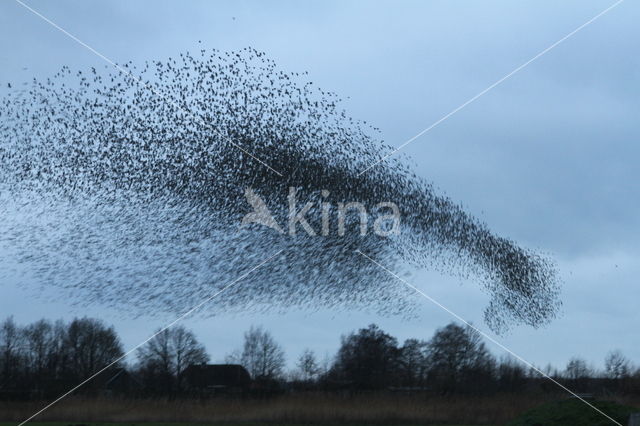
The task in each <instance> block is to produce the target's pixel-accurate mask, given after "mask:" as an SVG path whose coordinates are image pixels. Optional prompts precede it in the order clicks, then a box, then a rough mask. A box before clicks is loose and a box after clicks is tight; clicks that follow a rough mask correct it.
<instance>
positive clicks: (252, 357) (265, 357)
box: [241, 326, 285, 379]
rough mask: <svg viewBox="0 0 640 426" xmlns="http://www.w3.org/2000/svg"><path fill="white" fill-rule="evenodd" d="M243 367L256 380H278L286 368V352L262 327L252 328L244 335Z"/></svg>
mask: <svg viewBox="0 0 640 426" xmlns="http://www.w3.org/2000/svg"><path fill="white" fill-rule="evenodd" d="M241 359H242V365H244V367H245V368H246V369H247V370H248V371H249V373H250V374H251V376H252V377H253V378H254V379H276V378H278V377H280V376H281V375H282V369H283V368H284V361H285V357H284V351H283V350H282V347H280V345H279V344H278V343H276V341H275V340H274V339H273V336H271V334H270V333H269V332H268V331H266V330H264V329H263V328H262V327H253V326H252V327H251V328H250V329H249V331H247V332H246V333H245V334H244V346H243V350H242V358H241Z"/></svg>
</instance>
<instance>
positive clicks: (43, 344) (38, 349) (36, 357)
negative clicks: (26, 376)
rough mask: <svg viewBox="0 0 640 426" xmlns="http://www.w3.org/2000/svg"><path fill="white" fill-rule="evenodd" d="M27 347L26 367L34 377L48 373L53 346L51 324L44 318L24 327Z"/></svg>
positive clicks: (40, 376) (53, 337)
mask: <svg viewBox="0 0 640 426" xmlns="http://www.w3.org/2000/svg"><path fill="white" fill-rule="evenodd" d="M24 337H25V346H26V349H27V353H26V359H27V368H28V369H29V370H30V372H31V373H32V374H34V375H35V377H36V378H38V379H40V378H42V377H43V376H45V375H49V374H50V373H51V371H50V370H49V369H50V367H51V356H52V354H53V351H54V348H55V343H54V339H55V335H54V329H53V325H52V324H51V323H50V322H49V321H47V320H44V319H41V320H39V321H36V322H35V323H33V324H30V325H28V326H27V327H25V329H24Z"/></svg>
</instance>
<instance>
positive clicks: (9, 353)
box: [0, 317, 23, 386]
mask: <svg viewBox="0 0 640 426" xmlns="http://www.w3.org/2000/svg"><path fill="white" fill-rule="evenodd" d="M22 343H23V335H22V330H21V329H20V327H18V326H17V325H16V323H15V321H14V320H13V317H9V318H7V319H6V320H4V322H3V323H2V324H1V325H0V351H1V353H0V366H1V368H2V382H0V384H2V385H4V386H6V385H7V384H8V383H11V382H14V380H13V379H14V378H15V377H16V376H17V374H18V371H19V369H20V367H21V365H20V364H21V357H20V347H21V346H22Z"/></svg>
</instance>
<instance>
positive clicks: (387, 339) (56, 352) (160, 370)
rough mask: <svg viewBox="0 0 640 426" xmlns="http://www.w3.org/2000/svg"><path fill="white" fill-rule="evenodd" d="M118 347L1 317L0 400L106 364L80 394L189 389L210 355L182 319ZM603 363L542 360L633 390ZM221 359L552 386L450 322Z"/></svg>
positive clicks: (409, 379) (417, 384)
mask: <svg viewBox="0 0 640 426" xmlns="http://www.w3.org/2000/svg"><path fill="white" fill-rule="evenodd" d="M123 355H124V349H123V345H122V342H121V340H120V338H119V337H118V334H117V333H116V331H115V329H114V328H113V327H112V326H108V325H107V324H105V323H104V322H103V321H101V320H99V319H94V318H86V317H85V318H76V319H73V320H72V321H69V322H64V321H62V320H58V321H54V322H52V321H48V320H45V319H42V320H39V321H36V322H34V323H31V324H28V325H25V326H21V325H18V324H16V323H15V321H14V320H13V318H12V317H9V318H7V319H6V320H4V322H2V323H1V324H0V398H3V399H7V398H41V397H49V396H52V395H56V394H59V393H62V392H65V391H67V390H68V389H70V388H72V387H73V386H75V385H77V384H78V383H80V382H82V381H83V380H85V379H87V378H88V377H91V376H92V375H94V374H95V373H96V372H98V371H100V370H102V369H104V368H105V367H108V368H107V369H106V370H105V372H104V373H103V374H101V375H98V376H96V377H94V378H93V379H92V380H91V381H89V382H88V383H87V384H86V385H85V386H83V387H82V388H81V389H79V390H78V392H80V393H85V394H90V393H101V392H104V391H105V389H106V387H107V384H108V383H109V381H110V380H113V378H114V377H116V376H118V375H121V374H123V375H124V374H126V377H127V378H128V380H130V381H131V382H132V383H134V384H135V386H131V387H127V388H122V389H120V391H121V392H124V393H125V394H126V393H130V394H131V395H135V396H172V397H174V396H180V395H188V391H189V388H188V384H187V383H185V371H186V369H187V368H188V367H189V366H190V365H194V364H195V365H199V364H206V363H209V362H210V357H209V355H208V354H207V352H206V350H205V347H204V346H203V345H202V344H201V343H200V342H199V341H198V339H197V338H196V336H195V334H194V333H193V332H191V331H190V330H188V329H186V328H185V327H183V326H175V327H172V328H169V329H166V330H162V331H160V330H159V331H158V333H157V334H156V335H155V336H154V337H153V338H152V339H150V340H149V341H148V342H146V343H145V344H144V345H143V346H141V347H140V348H139V349H137V351H136V353H135V360H134V361H130V362H129V363H126V362H124V361H123V360H121V359H120V358H122V357H123ZM604 361H605V362H604V369H603V370H597V369H595V368H593V367H590V366H589V365H588V364H587V362H586V361H585V360H584V359H582V358H579V357H575V358H572V359H571V360H570V361H569V363H568V364H567V365H566V367H565V368H564V369H560V370H559V369H554V368H553V367H551V366H547V367H546V368H544V372H545V374H547V375H549V376H551V377H553V378H554V379H555V380H558V381H560V382H562V383H564V384H565V385H566V386H567V387H569V388H570V389H572V390H574V391H577V392H593V393H598V392H617V393H640V368H637V367H634V366H633V364H632V363H631V362H630V361H629V360H628V359H627V358H626V357H625V356H624V355H623V354H622V353H621V352H620V351H612V352H610V353H609V354H608V355H607V357H606V359H605V360H604ZM225 363H228V364H240V365H242V366H243V367H244V368H246V370H247V371H248V372H249V374H250V376H251V378H252V381H253V383H257V384H261V385H262V389H270V390H272V391H281V392H284V391H291V392H296V391H299V392H302V391H327V392H332V391H333V392H335V391H339V392H367V391H389V392H410V393H415V392H429V393H437V394H445V395H447V394H463V393H467V394H469V393H470V394H488V393H492V392H553V391H556V390H557V388H556V385H554V384H553V383H551V382H550V381H549V380H548V379H546V378H544V377H543V376H542V375H541V374H540V373H539V372H538V371H536V369H533V368H528V367H526V366H524V365H523V364H522V363H520V362H519V361H516V360H515V359H513V358H509V357H502V358H499V359H498V358H496V357H495V356H494V355H493V354H492V353H491V352H490V351H489V350H488V349H487V347H486V346H485V343H484V342H483V340H482V338H481V336H480V335H479V334H478V333H477V332H476V331H475V330H474V329H473V328H471V327H469V326H462V325H459V324H457V323H450V324H448V325H446V326H444V327H442V328H439V329H437V330H436V332H435V333H434V335H433V336H432V337H431V338H430V339H429V340H420V339H413V338H412V339H407V340H405V341H404V342H403V343H399V342H398V340H397V339H396V338H395V337H393V336H391V335H390V334H388V333H386V332H384V331H383V330H381V329H380V328H379V327H378V326H376V325H374V324H372V325H370V326H368V327H365V328H362V329H359V330H356V331H353V332H351V333H349V334H346V335H343V336H342V337H341V341H340V347H339V349H338V351H337V353H336V354H335V355H334V356H332V357H326V358H325V359H323V360H320V359H318V357H317V356H316V354H315V353H314V352H313V351H312V350H310V349H305V350H304V351H303V352H302V353H301V354H300V355H299V357H298V358H297V361H296V363H295V368H293V369H292V370H287V369H286V358H285V352H284V350H283V348H282V346H281V345H280V344H279V343H278V342H277V341H276V340H275V339H274V337H273V336H272V334H271V333H270V332H268V331H267V330H265V329H264V328H262V327H251V328H250V329H249V330H248V331H247V332H246V333H245V334H244V342H243V345H242V347H241V348H238V349H237V350H235V351H232V352H230V353H229V355H228V356H227V357H226V359H225ZM120 377H121V379H122V377H124V376H120Z"/></svg>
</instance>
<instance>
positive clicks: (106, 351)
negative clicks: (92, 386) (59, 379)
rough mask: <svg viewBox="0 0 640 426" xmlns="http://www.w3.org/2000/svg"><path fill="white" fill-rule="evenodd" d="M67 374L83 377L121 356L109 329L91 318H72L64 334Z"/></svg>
mask: <svg viewBox="0 0 640 426" xmlns="http://www.w3.org/2000/svg"><path fill="white" fill-rule="evenodd" d="M66 346H67V350H68V356H69V364H68V366H67V367H68V368H70V371H69V373H71V374H72V376H73V377H76V378H78V379H79V378H85V377H88V376H90V375H91V374H93V373H95V372H96V371H98V370H100V369H101V368H104V367H106V366H107V365H109V364H111V363H112V362H114V361H115V360H116V359H118V358H120V357H121V356H122V354H123V350H122V343H120V338H119V337H118V335H117V333H116V331H115V329H114V328H113V327H107V326H106V325H105V324H104V323H103V322H102V321H100V320H98V319H94V318H76V319H74V320H73V321H71V323H70V324H69V326H68V328H67V333H66Z"/></svg>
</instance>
